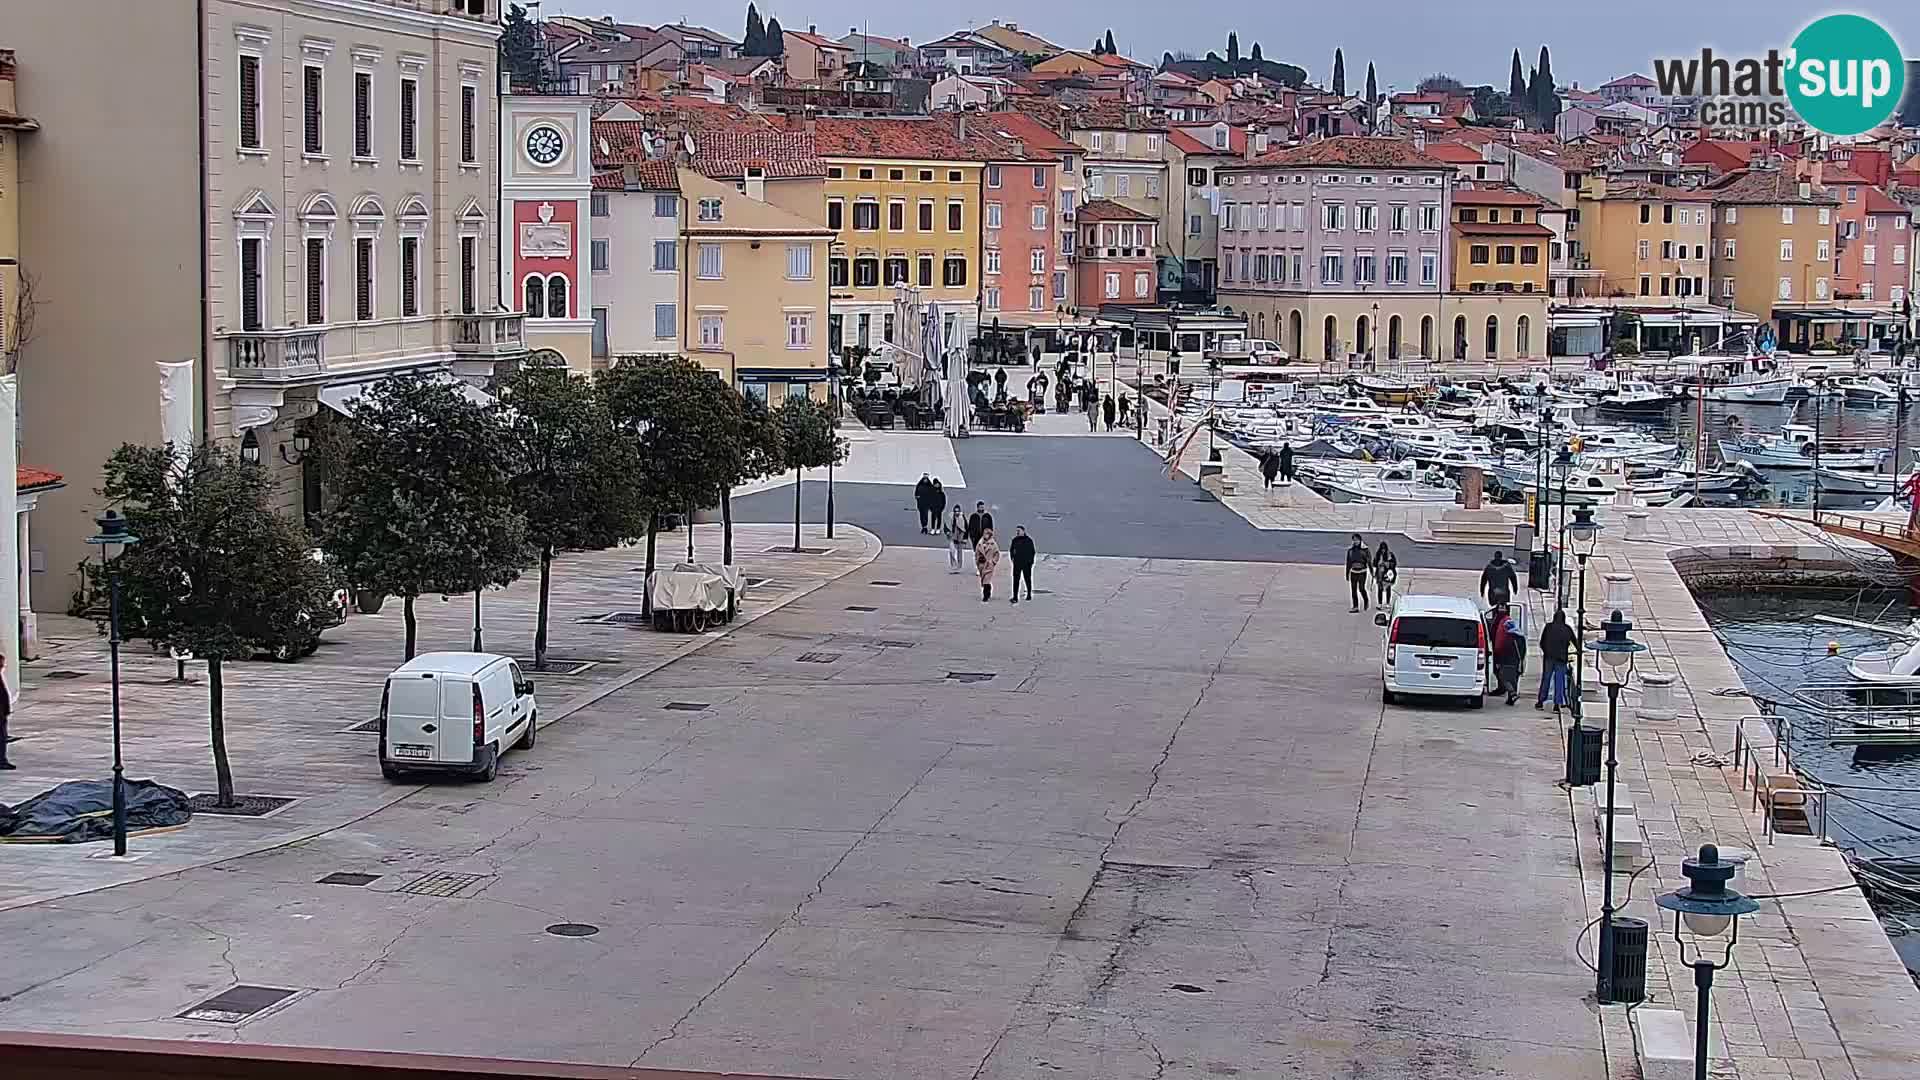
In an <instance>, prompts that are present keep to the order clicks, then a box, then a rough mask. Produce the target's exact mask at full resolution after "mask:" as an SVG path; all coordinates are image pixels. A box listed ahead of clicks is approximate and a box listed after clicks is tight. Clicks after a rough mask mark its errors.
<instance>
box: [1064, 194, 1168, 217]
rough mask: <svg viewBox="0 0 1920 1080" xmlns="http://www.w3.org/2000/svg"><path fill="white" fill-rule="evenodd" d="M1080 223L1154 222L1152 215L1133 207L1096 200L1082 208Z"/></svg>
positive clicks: (1108, 200) (1105, 200) (1111, 201)
mask: <svg viewBox="0 0 1920 1080" xmlns="http://www.w3.org/2000/svg"><path fill="white" fill-rule="evenodd" d="M1079 220H1080V221H1152V220H1154V217H1153V215H1152V214H1147V213H1142V212H1141V211H1139V210H1135V209H1134V208H1133V207H1131V206H1126V205H1123V204H1121V203H1117V202H1114V201H1113V200H1112V199H1094V200H1093V201H1091V202H1088V203H1086V204H1084V205H1082V206H1081V207H1080V216H1079Z"/></svg>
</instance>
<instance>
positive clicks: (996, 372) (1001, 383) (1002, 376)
mask: <svg viewBox="0 0 1920 1080" xmlns="http://www.w3.org/2000/svg"><path fill="white" fill-rule="evenodd" d="M993 385H994V388H995V389H996V390H998V391H999V392H1000V393H1001V394H1005V393H1006V392H1007V369H1006V368H1004V367H997V368H994V369H993Z"/></svg>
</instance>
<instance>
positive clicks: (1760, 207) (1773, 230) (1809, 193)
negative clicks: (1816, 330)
mask: <svg viewBox="0 0 1920 1080" xmlns="http://www.w3.org/2000/svg"><path fill="white" fill-rule="evenodd" d="M1702 194H1704V195H1705V196H1707V197H1709V198H1711V199H1712V200H1713V240H1712V245H1711V250H1712V252H1713V261H1712V274H1713V282H1714V296H1715V298H1716V299H1717V300H1718V301H1719V302H1720V303H1722V304H1724V305H1729V306H1732V307H1734V308H1737V309H1739V310H1741V311H1745V312H1748V313H1751V314H1753V315H1756V316H1758V317H1759V318H1760V319H1761V320H1762V321H1772V322H1773V323H1774V327H1775V335H1776V338H1777V340H1779V341H1780V342H1781V343H1782V344H1788V343H1791V342H1799V343H1803V344H1804V343H1806V342H1808V341H1809V340H1811V339H1812V330H1813V328H1812V325H1811V322H1810V319H1809V318H1808V317H1807V316H1806V315H1804V314H1801V311H1802V309H1809V308H1820V307H1822V306H1827V307H1830V306H1831V305H1832V302H1833V265H1834V264H1833V241H1834V227H1835V226H1834V222H1835V220H1837V213H1836V211H1837V209H1838V207H1839V205H1840V200H1839V199H1837V198H1835V197H1834V196H1833V195H1831V194H1829V193H1828V192H1827V191H1826V190H1825V189H1822V188H1819V187H1817V186H1815V185H1814V184H1812V183H1811V182H1809V181H1806V180H1801V179H1799V178H1797V177H1796V176H1794V175H1793V174H1792V173H1790V172H1782V171H1780V170H1778V169H1768V168H1760V169H1754V168H1748V169H1742V170H1740V171H1738V172H1733V173H1728V174H1727V175H1726V176H1723V177H1721V178H1720V179H1719V180H1718V181H1716V182H1715V183H1714V184H1713V185H1712V187H1710V188H1708V189H1707V190H1706V191H1705V192H1703V193H1702Z"/></svg>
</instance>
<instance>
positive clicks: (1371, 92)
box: [1367, 60, 1380, 131]
mask: <svg viewBox="0 0 1920 1080" xmlns="http://www.w3.org/2000/svg"><path fill="white" fill-rule="evenodd" d="M1379 100H1380V88H1379V84H1377V83H1375V82H1374V81H1373V61H1371V60H1369V61H1367V130H1369V131H1372V130H1373V128H1374V126H1375V125H1376V124H1377V123H1378V122H1379V119H1380V118H1379V115H1378V114H1377V113H1376V112H1375V110H1374V103H1375V102H1377V101H1379Z"/></svg>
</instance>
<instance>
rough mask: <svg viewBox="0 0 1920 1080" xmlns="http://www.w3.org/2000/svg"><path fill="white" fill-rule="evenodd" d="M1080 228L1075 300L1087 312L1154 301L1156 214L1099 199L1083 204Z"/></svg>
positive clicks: (1078, 222)
mask: <svg viewBox="0 0 1920 1080" xmlns="http://www.w3.org/2000/svg"><path fill="white" fill-rule="evenodd" d="M1075 228H1076V229H1077V230H1078V232H1079V254H1078V256H1077V257H1076V258H1075V260H1074V275H1073V278H1074V297H1075V301H1074V302H1075V304H1076V306H1077V307H1078V308H1079V309H1080V310H1081V311H1082V312H1094V311H1098V310H1099V309H1100V305H1101V304H1152V303H1154V302H1155V299H1156V298H1157V296H1158V291H1157V289H1156V279H1157V276H1158V275H1157V274H1156V272H1155V265H1154V254H1153V253H1154V244H1155V237H1154V230H1155V228H1156V225H1155V222H1154V218H1153V215H1151V214H1146V213H1142V212H1141V211H1139V210H1135V209H1134V208H1132V207H1131V206H1123V205H1121V204H1120V203H1117V202H1114V201H1113V200H1112V199H1095V200H1093V201H1092V202H1089V203H1087V204H1086V205H1085V206H1082V207H1081V208H1080V216H1079V219H1078V221H1076V222H1075Z"/></svg>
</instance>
